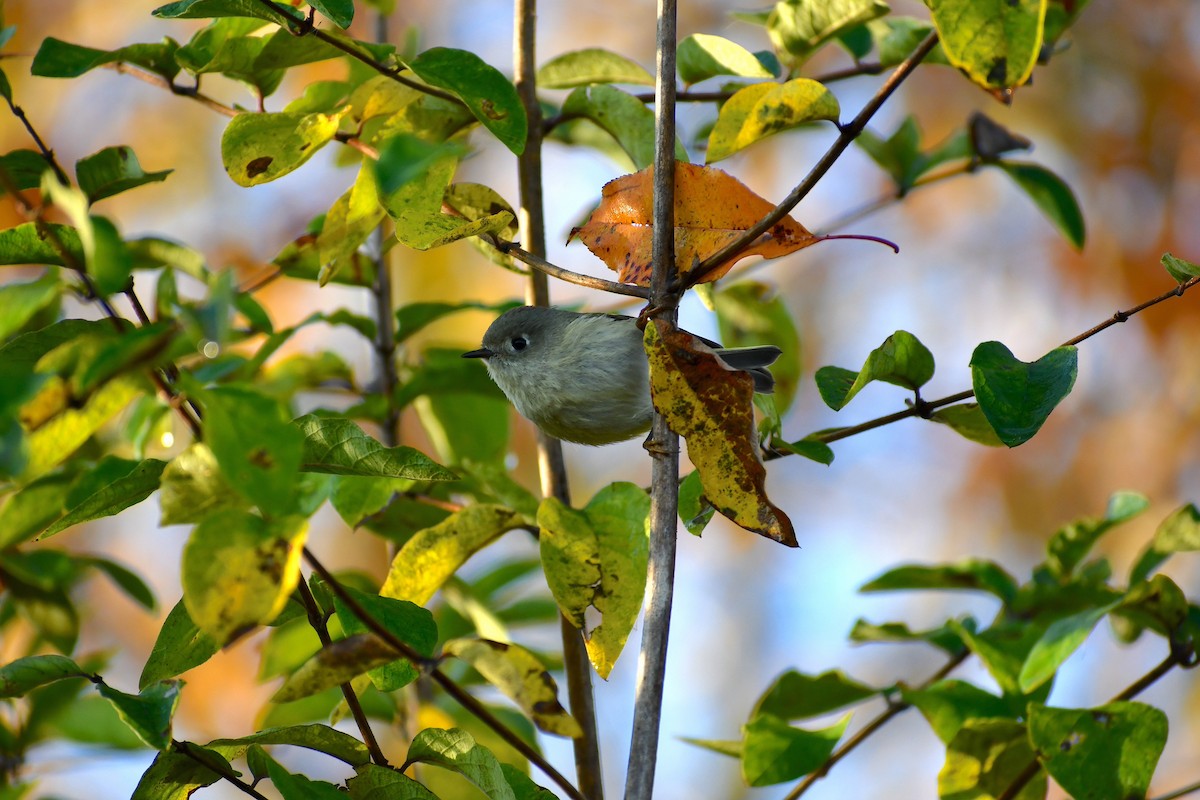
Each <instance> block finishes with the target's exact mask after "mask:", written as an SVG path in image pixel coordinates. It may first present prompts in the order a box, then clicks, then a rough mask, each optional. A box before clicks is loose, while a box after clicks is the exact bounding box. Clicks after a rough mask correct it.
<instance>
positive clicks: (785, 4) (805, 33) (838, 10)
mask: <svg viewBox="0 0 1200 800" xmlns="http://www.w3.org/2000/svg"><path fill="white" fill-rule="evenodd" d="M886 13H888V6H887V4H886V3H884V2H882V0H782V2H778V3H776V4H775V7H774V9H772V11H771V12H770V14H769V15H768V16H767V18H766V19H765V20H764V22H765V24H766V26H767V33H768V34H769V35H770V37H771V41H772V42H773V43H774V45H775V47H776V48H777V49H779V50H782V51H783V52H784V53H787V54H788V55H790V56H791V57H792V60H793V61H795V62H796V63H800V62H802V61H804V60H805V59H807V58H808V57H809V56H810V55H812V53H813V52H814V51H816V50H817V48H819V47H820V46H821V45H823V44H825V43H826V42H828V41H829V40H831V39H833V38H834V37H835V36H837V35H838V34H840V33H842V32H843V31H846V30H849V29H850V28H853V27H855V26H857V25H861V24H862V23H864V22H867V21H868V20H872V19H874V18H876V17H880V16H883V15H884V14H886Z"/></svg>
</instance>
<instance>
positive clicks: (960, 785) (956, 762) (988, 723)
mask: <svg viewBox="0 0 1200 800" xmlns="http://www.w3.org/2000/svg"><path fill="white" fill-rule="evenodd" d="M1034 758H1035V753H1034V751H1033V749H1032V748H1030V746H1029V739H1028V738H1027V737H1026V733H1025V726H1024V725H1022V724H1020V723H1019V722H1015V721H1013V720H1009V719H969V720H967V721H966V722H964V723H963V725H962V727H961V728H960V729H959V730H958V733H956V734H955V735H954V738H953V739H951V740H950V744H949V745H948V746H947V748H946V763H945V764H944V765H943V766H942V771H941V772H940V773H939V774H938V797H939V798H943V799H944V800H968V798H978V800H984V798H995V797H1000V796H1001V795H1003V794H1004V793H1005V791H1006V790H1007V789H1008V787H1009V786H1011V785H1012V784H1014V783H1016V781H1017V778H1018V777H1019V776H1020V775H1022V774H1023V773H1024V772H1025V770H1026V769H1027V768H1028V767H1029V765H1030V764H1031V763H1033V761H1034ZM1045 797H1046V776H1045V774H1044V773H1042V772H1041V771H1038V773H1037V774H1036V775H1034V777H1033V778H1032V779H1031V780H1030V781H1029V782H1028V783H1026V784H1025V787H1024V788H1023V789H1022V790H1021V791H1020V792H1019V793H1017V795H1016V797H1015V798H1014V799H1013V800H1044V798H1045Z"/></svg>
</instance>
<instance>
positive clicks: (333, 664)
mask: <svg viewBox="0 0 1200 800" xmlns="http://www.w3.org/2000/svg"><path fill="white" fill-rule="evenodd" d="M401 657H402V656H400V655H399V654H397V653H396V651H395V650H394V649H392V647H391V645H389V644H388V643H387V642H385V641H383V640H382V639H380V638H379V637H378V636H376V635H375V634H373V633H359V634H355V635H354V636H347V637H346V638H345V639H339V640H337V641H336V642H333V643H332V644H328V645H325V646H324V647H322V648H321V649H320V650H319V651H317V654H316V655H314V656H313V657H312V658H310V659H309V660H308V661H306V662H304V664H303V665H302V666H301V667H300V668H299V669H297V670H296V671H295V672H293V673H292V674H291V675H290V676H289V677H288V679H287V680H286V681H284V683H283V685H282V686H280V687H279V689H278V691H276V692H275V694H274V695H273V696H272V697H271V701H272V702H274V703H289V702H292V701H293V700H299V699H300V698H302V697H309V696H311V695H314V694H316V693H317V692H321V691H324V690H325V689H329V688H331V687H334V686H340V685H341V684H343V683H347V682H348V681H350V680H351V679H353V678H355V677H357V676H359V675H362V674H363V673H365V672H367V671H368V670H371V669H375V668H376V667H381V666H383V665H384V664H387V663H389V662H392V661H395V660H396V659H397V658H401Z"/></svg>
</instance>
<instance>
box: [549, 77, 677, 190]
mask: <svg viewBox="0 0 1200 800" xmlns="http://www.w3.org/2000/svg"><path fill="white" fill-rule="evenodd" d="M562 110H563V114H565V115H568V116H571V117H583V118H585V119H589V120H591V121H592V122H594V123H596V124H597V125H599V126H600V127H601V128H602V129H604V130H605V131H607V132H608V134H609V135H610V136H612V137H613V139H615V140H616V142H617V144H618V145H620V146H621V149H622V150H624V151H625V153H626V155H628V156H629V160H630V161H632V162H633V165H634V167H635V168H636V169H644V168H645V167H648V166H649V165H650V164H652V163H653V162H654V112H653V111H651V110H650V109H649V108H647V107H646V104H645V103H643V102H642V101H641V100H638V99H637V98H636V97H634V96H633V95H631V94H629V93H628V92H623V91H621V90H620V89H617V88H614V87H612V86H607V85H605V84H597V85H595V86H581V87H579V88H578V89H576V90H575V91H573V92H571V94H569V95H567V99H566V101H565V102H564V103H563V108H562ZM681 156H682V157H681ZM676 157H677V158H680V157H681V158H680V160H682V161H686V160H687V154H686V153H681V152H680V148H679V146H678V145H677V146H676Z"/></svg>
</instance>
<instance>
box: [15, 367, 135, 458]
mask: <svg viewBox="0 0 1200 800" xmlns="http://www.w3.org/2000/svg"><path fill="white" fill-rule="evenodd" d="M144 388H145V381H144V380H143V379H142V378H140V377H137V376H132V375H123V376H120V377H117V378H114V379H113V380H111V381H109V382H108V383H106V384H104V385H103V386H101V387H100V388H99V389H97V390H96V391H94V392H92V393H91V395H89V396H88V398H87V400H86V401H85V402H84V404H83V406H82V407H80V408H68V409H66V410H64V411H62V412H61V413H59V414H57V415H55V416H54V417H53V418H52V419H50V420H48V421H47V422H46V423H45V424H43V425H42V426H41V427H39V428H38V429H37V430H35V431H33V432H31V433H30V434H29V436H28V437H27V440H26V441H27V443H28V461H27V462H26V465H25V472H24V475H23V478H24V479H25V480H31V479H33V478H35V477H38V476H39V475H44V474H45V473H46V472H48V471H49V470H50V469H52V468H53V467H55V466H57V465H58V464H60V463H62V462H63V461H64V460H66V459H67V458H69V457H70V456H71V454H72V453H74V452H75V451H76V450H77V449H79V448H80V447H81V446H82V445H83V444H84V442H86V441H87V440H88V439H90V438H91V436H92V434H93V433H95V432H96V431H97V430H99V429H100V427H101V426H102V425H104V424H105V423H106V422H108V421H109V420H110V419H112V418H113V417H114V416H116V415H117V414H118V413H120V412H121V410H123V409H124V408H125V407H126V406H128V405H129V404H130V403H131V402H133V400H134V398H136V397H137V396H138V395H140V394H141V393H142V391H143V390H144Z"/></svg>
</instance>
